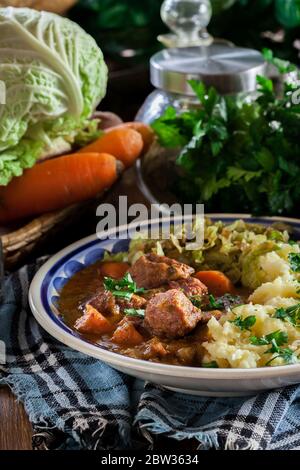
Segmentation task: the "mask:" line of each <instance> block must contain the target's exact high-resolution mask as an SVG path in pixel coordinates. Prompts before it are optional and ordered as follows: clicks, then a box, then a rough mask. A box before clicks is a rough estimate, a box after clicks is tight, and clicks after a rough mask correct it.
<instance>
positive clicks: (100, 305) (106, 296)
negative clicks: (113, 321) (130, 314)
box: [87, 289, 147, 315]
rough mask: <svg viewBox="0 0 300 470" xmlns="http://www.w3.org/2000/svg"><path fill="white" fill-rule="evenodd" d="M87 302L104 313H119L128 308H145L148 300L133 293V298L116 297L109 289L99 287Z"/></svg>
mask: <svg viewBox="0 0 300 470" xmlns="http://www.w3.org/2000/svg"><path fill="white" fill-rule="evenodd" d="M87 303H88V304H90V305H92V307H94V308H95V309H97V310H98V312H101V313H102V314H103V315H119V314H120V313H124V310H125V309H126V308H137V309H138V308H144V307H145V305H146V303H147V301H146V300H145V299H143V297H140V296H139V295H136V294H133V295H132V296H131V299H125V298H123V297H115V296H114V295H113V294H112V292H110V291H108V290H105V289H99V290H98V291H97V292H96V294H95V295H94V296H93V297H92V298H91V299H90V300H89V301H88V302H87Z"/></svg>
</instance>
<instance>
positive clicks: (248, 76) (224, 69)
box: [150, 44, 266, 96]
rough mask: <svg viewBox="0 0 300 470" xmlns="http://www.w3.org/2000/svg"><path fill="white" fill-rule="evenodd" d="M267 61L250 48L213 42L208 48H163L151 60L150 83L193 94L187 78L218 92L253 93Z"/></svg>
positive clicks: (161, 87)
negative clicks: (257, 77)
mask: <svg viewBox="0 0 300 470" xmlns="http://www.w3.org/2000/svg"><path fill="white" fill-rule="evenodd" d="M265 71H266V63H265V61H264V58H263V56H262V55H261V54H260V53H259V52H258V51H255V50H253V49H245V48H239V47H230V46H227V45H223V44H212V45H211V46H208V47H182V48H174V49H164V50H163V51H160V52H158V53H157V54H155V55H154V56H152V58H151V60H150V72H151V83H152V84H153V85H154V86H155V87H156V88H160V89H163V90H165V91H169V92H172V93H179V94H184V95H189V96H193V95H194V92H193V91H192V89H191V87H190V86H189V84H188V80H190V79H197V80H201V81H203V82H204V83H205V84H206V85H207V86H213V87H215V88H216V89H217V90H218V92H219V93H221V94H224V95H226V94H234V93H240V92H252V91H254V90H255V89H256V76H257V75H264V74H265Z"/></svg>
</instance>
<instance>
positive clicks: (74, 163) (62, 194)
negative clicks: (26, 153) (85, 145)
mask: <svg viewBox="0 0 300 470" xmlns="http://www.w3.org/2000/svg"><path fill="white" fill-rule="evenodd" d="M120 165H121V164H120V163H119V162H118V161H117V160H116V159H115V157H113V156H112V155H109V154H107V153H101V154H99V153H80V154H79V153H77V154H73V155H65V156H62V157H58V158H53V159H52V160H47V161H44V162H42V163H38V164H36V165H35V166H34V167H33V168H30V169H29V170H26V171H25V172H24V174H23V175H22V176H20V177H18V178H14V179H13V180H12V181H11V182H10V183H9V184H8V186H2V187H0V222H4V223H5V222H9V221H13V220H16V219H20V218H23V217H28V216H33V215H39V214H42V213H44V212H49V211H54V210H57V209H62V208H64V207H66V206H68V205H71V204H74V203H77V202H80V201H84V200H86V199H90V198H92V197H94V196H96V195H97V194H98V193H101V192H102V191H104V190H105V189H107V188H109V187H110V186H111V185H112V184H113V183H114V182H115V180H116V179H117V177H118V169H119V167H120Z"/></svg>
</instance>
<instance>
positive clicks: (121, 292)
mask: <svg viewBox="0 0 300 470" xmlns="http://www.w3.org/2000/svg"><path fill="white" fill-rule="evenodd" d="M103 285H104V287H105V289H106V290H109V291H110V292H112V294H113V295H114V296H115V297H122V298H125V299H127V300H130V299H131V297H132V295H133V294H141V293H143V292H145V289H143V288H138V287H137V285H136V282H134V280H133V279H132V277H131V275H130V273H126V274H125V276H124V277H123V278H122V279H113V278H111V277H105V278H104V280H103Z"/></svg>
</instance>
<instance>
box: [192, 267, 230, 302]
mask: <svg viewBox="0 0 300 470" xmlns="http://www.w3.org/2000/svg"><path fill="white" fill-rule="evenodd" d="M195 277H196V278H197V279H199V280H200V281H201V282H203V284H205V285H206V286H207V288H208V291H209V292H210V293H211V294H213V295H215V296H221V295H224V294H226V293H228V294H233V293H234V290H235V289H234V285H233V283H232V282H231V280H230V279H229V278H228V277H227V276H226V275H225V274H224V273H222V272H221V271H198V272H197V273H196V274H195Z"/></svg>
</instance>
